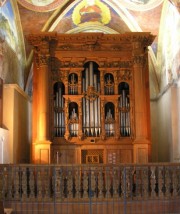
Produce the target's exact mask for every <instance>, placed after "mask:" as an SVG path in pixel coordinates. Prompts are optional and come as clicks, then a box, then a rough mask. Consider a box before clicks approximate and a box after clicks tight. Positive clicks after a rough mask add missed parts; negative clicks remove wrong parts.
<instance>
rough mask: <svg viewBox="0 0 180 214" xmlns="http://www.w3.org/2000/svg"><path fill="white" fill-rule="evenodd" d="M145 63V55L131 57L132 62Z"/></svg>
mask: <svg viewBox="0 0 180 214" xmlns="http://www.w3.org/2000/svg"><path fill="white" fill-rule="evenodd" d="M144 63H145V57H144V56H143V55H142V56H134V57H133V64H134V65H135V64H138V65H143V64H144Z"/></svg>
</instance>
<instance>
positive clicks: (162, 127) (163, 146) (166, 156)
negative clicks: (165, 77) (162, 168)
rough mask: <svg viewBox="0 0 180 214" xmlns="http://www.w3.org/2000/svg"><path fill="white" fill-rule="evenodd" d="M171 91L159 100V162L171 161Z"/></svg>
mask: <svg viewBox="0 0 180 214" xmlns="http://www.w3.org/2000/svg"><path fill="white" fill-rule="evenodd" d="M170 100H171V89H169V90H167V91H166V93H164V94H163V95H162V97H160V98H159V100H158V102H157V112H158V115H157V130H158V132H157V135H158V141H157V142H158V146H157V150H158V162H169V161H170V150H171V143H172V128H171V124H172V122H171V121H172V115H171V102H170Z"/></svg>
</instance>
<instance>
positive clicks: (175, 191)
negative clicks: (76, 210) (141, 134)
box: [0, 163, 180, 202]
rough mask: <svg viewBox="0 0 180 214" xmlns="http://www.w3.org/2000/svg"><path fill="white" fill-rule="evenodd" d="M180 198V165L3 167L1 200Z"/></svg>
mask: <svg viewBox="0 0 180 214" xmlns="http://www.w3.org/2000/svg"><path fill="white" fill-rule="evenodd" d="M177 198H180V164H179V163H178V164H171V163H162V164H161V163H158V164H145V165H137V164H119V165H103V164H102V165H99V164H97V165H12V164H10V165H6V164H1V165H0V200H3V201H6V200H7V201H8V200H11V201H50V202H53V201H54V200H55V201H59V202H66V201H68V202H69V201H72V202H73V201H88V200H89V199H91V200H95V201H98V200H99V201H102V200H103V201H106V200H108V201H109V200H114V201H115V200H124V199H126V200H128V199H129V200H142V199H143V200H150V199H152V200H159V199H168V200H171V199H177Z"/></svg>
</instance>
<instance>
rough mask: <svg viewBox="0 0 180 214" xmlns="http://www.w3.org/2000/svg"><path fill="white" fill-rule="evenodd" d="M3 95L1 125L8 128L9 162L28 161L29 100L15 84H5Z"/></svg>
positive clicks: (29, 133)
mask: <svg viewBox="0 0 180 214" xmlns="http://www.w3.org/2000/svg"><path fill="white" fill-rule="evenodd" d="M3 95H4V102H3V125H4V127H6V128H7V129H8V130H9V144H10V150H9V154H10V162H11V163H28V162H29V161H30V160H29V158H30V142H31V115H30V114H31V101H30V99H29V97H28V96H27V95H26V94H25V93H24V92H23V91H22V90H21V89H20V88H19V86H17V85H15V84H5V85H4V94H3Z"/></svg>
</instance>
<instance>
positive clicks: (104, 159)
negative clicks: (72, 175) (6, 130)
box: [28, 33, 154, 164]
mask: <svg viewBox="0 0 180 214" xmlns="http://www.w3.org/2000/svg"><path fill="white" fill-rule="evenodd" d="M28 39H29V42H30V43H31V44H32V45H33V46H34V81H33V143H32V145H33V146H32V154H33V155H32V160H33V162H42V159H43V160H45V159H47V161H44V162H51V163H62V164H66V163H71V164H72V163H82V164H86V163H87V164H89V163H92V164H97V163H109V164H114V163H145V162H148V161H150V158H151V140H150V119H149V118H150V115H149V114H150V113H149V112H150V110H149V108H150V107H149V105H150V102H149V76H148V75H149V67H148V52H147V47H148V46H149V45H151V43H152V42H153V39H154V36H153V35H151V34H150V33H126V34H122V35H105V34H101V33H80V34H73V35H64V34H59V35H57V34H54V33H42V34H37V35H29V38H28ZM45 93H46V99H44V98H43V99H40V100H41V102H40V101H39V98H40V97H41V94H43V97H44V95H45ZM40 130H42V131H41V134H40V132H39V131H40ZM57 154H58V157H57ZM57 158H58V161H57Z"/></svg>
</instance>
